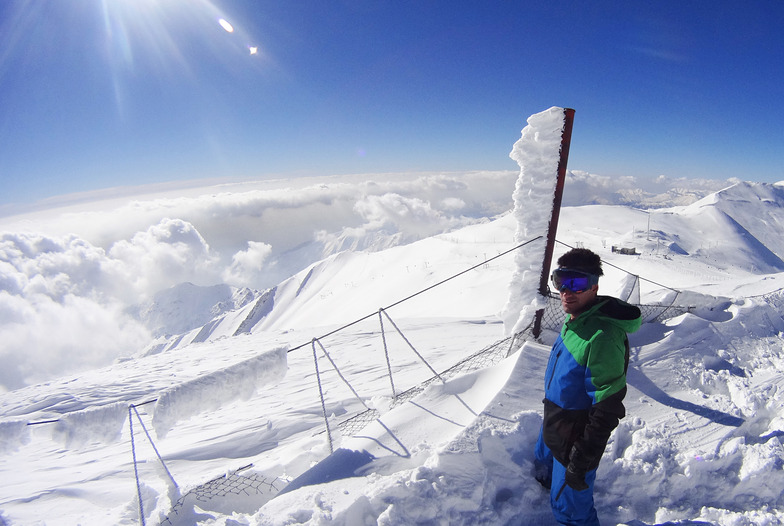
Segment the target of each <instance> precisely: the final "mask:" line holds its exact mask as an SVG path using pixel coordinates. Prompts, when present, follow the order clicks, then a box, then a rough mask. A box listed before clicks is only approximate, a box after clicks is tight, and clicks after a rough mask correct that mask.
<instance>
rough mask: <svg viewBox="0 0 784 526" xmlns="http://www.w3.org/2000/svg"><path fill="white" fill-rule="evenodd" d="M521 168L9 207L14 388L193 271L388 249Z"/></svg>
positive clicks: (585, 196)
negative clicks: (13, 210)
mask: <svg viewBox="0 0 784 526" xmlns="http://www.w3.org/2000/svg"><path fill="white" fill-rule="evenodd" d="M517 178H518V173H516V172H512V171H507V172H465V173H449V174H425V175H422V174H381V175H364V176H359V175H357V176H341V177H323V178H311V179H308V180H297V179H291V180H285V181H283V180H281V181H277V182H270V181H256V182H249V183H242V184H237V185H223V186H217V187H216V186H212V187H207V188H201V189H193V188H191V189H187V190H183V191H180V192H179V194H171V193H170V194H169V195H153V196H148V197H146V198H139V197H137V198H136V199H134V200H128V199H125V200H118V199H114V200H112V201H104V202H92V203H81V204H79V205H78V207H76V206H72V207H70V208H65V209H60V210H57V209H52V210H43V211H39V212H36V213H35V214H31V215H27V216H18V217H14V218H0V229H1V230H5V231H7V232H8V233H6V234H2V235H0V330H1V331H2V335H3V337H2V338H0V358H1V359H2V360H3V364H4V367H3V370H2V371H0V389H2V388H3V387H2V386H5V387H6V388H14V387H18V386H20V385H23V384H24V383H27V382H30V381H38V380H43V379H47V378H51V377H53V376H58V375H61V374H64V373H65V372H69V371H77V370H80V369H83V368H88V367H94V366H97V365H102V364H106V363H109V362H110V361H111V360H114V359H116V358H117V357H119V356H124V355H127V354H129V353H132V352H134V351H137V350H140V349H141V348H143V347H144V346H145V345H146V344H147V343H148V341H149V339H148V338H149V335H148V334H147V332H146V329H144V328H143V327H142V326H141V325H139V323H138V322H136V321H134V320H133V319H131V318H130V317H129V316H128V314H127V313H126V309H127V307H129V306H131V305H133V304H136V303H139V302H141V301H142V300H144V299H145V298H149V297H151V296H153V295H154V294H155V293H156V292H158V291H160V290H163V289H166V288H169V287H172V286H174V285H176V284H178V283H182V282H185V281H190V282H192V283H195V284H198V285H213V284H217V283H229V284H231V285H234V286H251V287H254V288H265V287H270V286H273V285H275V284H276V283H278V282H279V281H282V280H283V279H285V278H286V277H288V276H290V275H291V274H293V273H294V272H296V271H298V270H301V269H302V268H305V267H306V266H307V265H309V264H311V263H313V262H314V261H316V260H318V259H320V258H321V257H323V256H324V255H325V254H330V253H333V252H335V251H338V250H347V249H349V250H357V249H360V250H378V249H382V248H386V247H388V246H391V245H393V244H395V243H401V242H402V243H407V242H410V241H414V240H416V239H420V238H422V237H426V236H430V235H433V234H436V233H440V232H444V231H447V230H450V229H453V228H459V227H461V226H464V225H467V224H470V223H472V222H476V221H480V220H483V219H484V218H487V217H494V216H496V215H498V214H501V213H504V212H506V211H509V210H510V209H511V208H512V192H513V190H514V185H515V181H516V180H517ZM729 184H730V182H728V181H708V180H700V181H693V180H685V179H684V180H673V179H667V178H659V179H657V180H654V181H640V180H638V179H635V178H633V177H620V178H619V177H616V178H610V177H603V176H599V175H595V174H589V173H587V172H578V171H574V172H570V173H569V175H568V179H567V185H566V189H565V195H564V204H565V205H580V204H589V203H592V202H607V203H615V204H618V203H630V202H633V203H638V204H642V205H643V206H662V205H663V204H664V203H667V202H669V203H672V202H673V200H682V201H683V204H688V202H693V201H694V200H696V199H697V198H699V197H702V196H704V195H706V194H707V193H710V192H712V191H716V190H719V189H721V188H723V187H725V186H728V185H729Z"/></svg>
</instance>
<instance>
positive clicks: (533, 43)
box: [0, 0, 784, 205]
mask: <svg viewBox="0 0 784 526" xmlns="http://www.w3.org/2000/svg"><path fill="white" fill-rule="evenodd" d="M540 4H541V5H540ZM220 19H224V20H226V21H228V22H229V23H230V24H231V26H232V27H233V32H228V31H226V30H225V29H224V28H223V27H222V26H221V25H220V24H219V20H220ZM783 27H784V3H782V2H779V1H767V2H765V1H763V2H751V3H748V4H746V5H741V3H739V2H725V1H720V2H696V1H695V2H681V1H678V2H674V1H673V2H670V1H663V2H603V1H592V2H563V1H551V2H541V3H539V2H537V3H534V2H512V1H488V2H455V1H451V2H439V1H389V2H387V1H381V0H378V1H374V0H368V1H360V0H343V1H341V0H335V1H311V0H299V1H290V0H286V1H264V0H231V1H229V0H214V1H208V0H69V1H58V2H48V1H46V2H44V1H38V2H32V1H23V0H5V1H3V2H2V3H0V179H2V181H1V182H2V188H3V191H2V192H1V193H0V205H8V204H11V203H14V204H16V205H19V204H22V205H24V204H26V203H32V202H34V201H37V200H41V199H44V198H48V197H51V196H56V195H61V194H67V193H74V192H88V191H93V190H98V189H104V188H111V187H116V186H127V185H147V184H151V183H160V182H167V181H178V180H192V179H201V178H210V179H214V178H232V179H250V178H265V177H280V176H284V177H295V176H299V175H328V174H344V173H371V172H373V173H378V172H411V171H440V170H444V171H461V170H505V169H508V170H516V169H518V168H517V166H516V164H515V163H514V162H513V161H512V160H511V159H509V157H508V154H509V152H510V150H511V148H512V145H513V143H514V142H515V141H516V140H517V139H518V138H519V136H520V130H521V129H522V128H523V126H525V119H526V118H527V117H528V116H529V115H531V114H533V113H537V112H539V111H543V110H545V109H547V108H549V107H551V106H564V107H572V108H575V110H576V116H575V124H574V134H573V142H572V148H571V155H570V160H569V168H570V169H575V170H586V171H589V172H592V173H597V174H600V175H608V176H624V175H631V176H636V177H650V176H657V175H667V176H670V177H695V178H696V177H707V178H719V179H723V178H728V177H738V178H741V179H746V180H751V181H768V182H774V181H779V180H784V154H783V153H782V151H784V149H783V148H782V144H784V111H783V110H782V99H784V97H782V95H784V88H782V86H784V65H783V64H784V44H783V42H784V38H782V37H781V34H780V32H781V29H782V28H783ZM251 47H255V48H256V52H255V53H251Z"/></svg>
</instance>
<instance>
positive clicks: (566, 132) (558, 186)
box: [533, 108, 574, 338]
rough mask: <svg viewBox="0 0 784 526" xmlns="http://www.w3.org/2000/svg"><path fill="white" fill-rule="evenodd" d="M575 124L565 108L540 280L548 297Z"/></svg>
mask: <svg viewBox="0 0 784 526" xmlns="http://www.w3.org/2000/svg"><path fill="white" fill-rule="evenodd" d="M573 124H574V110H573V109H572V108H564V127H563V133H562V134H561V153H560V156H559V158H558V178H557V180H556V183H555V193H554V195H553V211H552V214H551V216H550V224H549V225H548V227H547V240H546V244H545V248H544V260H543V261H542V275H541V276H540V278H539V294H541V295H542V296H546V295H547V291H548V286H547V282H548V280H549V278H550V266H551V264H552V260H553V251H554V250H555V234H556V232H557V230H558V219H559V217H560V214H561V199H562V198H563V189H564V182H565V181H566V164H567V162H568V161H569V146H570V145H571V143H572V125H573ZM543 316H544V309H539V310H537V311H536V317H535V318H534V328H533V335H534V338H539V335H540V334H541V332H542V317H543Z"/></svg>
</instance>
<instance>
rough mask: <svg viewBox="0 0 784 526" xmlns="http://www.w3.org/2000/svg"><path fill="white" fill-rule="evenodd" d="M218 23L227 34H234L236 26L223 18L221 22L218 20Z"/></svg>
mask: <svg viewBox="0 0 784 526" xmlns="http://www.w3.org/2000/svg"><path fill="white" fill-rule="evenodd" d="M218 23H219V24H220V26H221V27H222V28H223V29H225V30H226V32H227V33H234V26H232V25H231V24H229V22H228V21H226V20H225V19H223V18H221V19H220V20H218Z"/></svg>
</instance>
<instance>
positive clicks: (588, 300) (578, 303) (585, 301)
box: [560, 285, 599, 319]
mask: <svg viewBox="0 0 784 526" xmlns="http://www.w3.org/2000/svg"><path fill="white" fill-rule="evenodd" d="M598 292H599V286H598V285H594V286H592V287H591V288H590V289H588V290H584V291H582V292H572V291H571V290H569V289H563V290H562V291H561V293H560V294H561V306H562V307H563V310H564V312H565V313H566V314H569V315H571V317H572V319H574V318H576V317H577V316H578V315H580V314H582V313H583V312H585V311H586V310H588V308H589V307H590V306H591V305H592V304H593V302H594V301H595V300H596V295H597V293H598Z"/></svg>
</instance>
